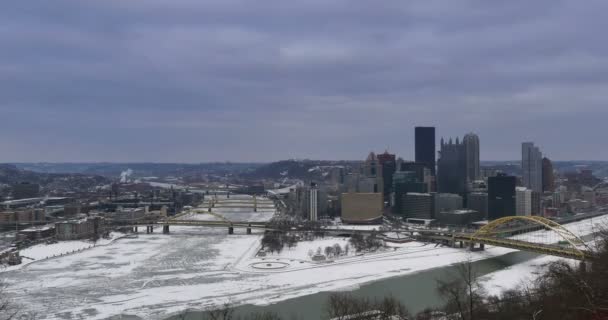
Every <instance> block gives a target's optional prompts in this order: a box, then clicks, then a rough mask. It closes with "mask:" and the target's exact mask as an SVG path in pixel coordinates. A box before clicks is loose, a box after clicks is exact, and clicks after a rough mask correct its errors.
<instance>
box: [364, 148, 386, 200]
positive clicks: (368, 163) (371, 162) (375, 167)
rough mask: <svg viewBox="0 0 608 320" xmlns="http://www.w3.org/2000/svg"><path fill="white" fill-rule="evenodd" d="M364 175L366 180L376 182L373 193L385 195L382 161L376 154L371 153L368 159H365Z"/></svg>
mask: <svg viewBox="0 0 608 320" xmlns="http://www.w3.org/2000/svg"><path fill="white" fill-rule="evenodd" d="M362 173H363V176H364V177H365V178H367V179H368V180H373V181H374V188H373V191H372V192H379V193H384V182H383V180H384V179H383V175H382V165H381V164H380V161H379V160H378V157H377V156H376V154H375V153H373V152H370V153H369V155H368V156H367V159H365V162H364V163H363V172H362ZM366 192H369V191H366Z"/></svg>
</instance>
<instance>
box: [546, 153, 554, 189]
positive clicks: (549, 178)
mask: <svg viewBox="0 0 608 320" xmlns="http://www.w3.org/2000/svg"><path fill="white" fill-rule="evenodd" d="M554 190H555V176H554V175H553V163H551V160H549V158H543V191H551V192H553V191H554Z"/></svg>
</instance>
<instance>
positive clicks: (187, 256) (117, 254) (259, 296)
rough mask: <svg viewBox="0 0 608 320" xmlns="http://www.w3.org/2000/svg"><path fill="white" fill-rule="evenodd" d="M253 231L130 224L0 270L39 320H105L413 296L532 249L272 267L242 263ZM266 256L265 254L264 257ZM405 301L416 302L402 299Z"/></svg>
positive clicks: (251, 249)
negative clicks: (454, 272) (443, 275)
mask: <svg viewBox="0 0 608 320" xmlns="http://www.w3.org/2000/svg"><path fill="white" fill-rule="evenodd" d="M222 210H234V211H231V213H230V214H232V215H233V217H232V218H238V219H243V218H247V217H249V218H251V219H256V220H265V219H270V218H271V217H272V215H273V213H274V211H272V210H264V211H262V212H250V211H249V212H248V211H247V210H248V209H234V208H230V209H222ZM602 219H603V220H608V219H605V218H602ZM594 220H595V221H594V223H599V222H600V221H598V220H600V219H594ZM604 222H605V221H604ZM578 226H579V227H576V226H573V227H575V229H576V230H578V232H582V233H585V232H589V231H590V230H591V229H592V226H591V223H590V222H589V221H586V222H585V221H583V222H579V223H578ZM254 233H255V231H254ZM260 238H261V234H260V233H258V234H254V235H246V234H245V230H244V229H242V230H241V229H235V234H234V235H228V234H227V230H225V229H224V228H215V229H214V228H206V227H171V234H169V235H164V234H162V233H160V232H158V233H154V234H142V233H140V234H139V237H138V238H133V239H120V240H117V241H114V242H111V243H109V244H107V245H103V246H97V247H94V248H90V249H86V250H83V251H81V252H79V253H75V254H71V255H67V256H64V257H60V258H53V259H49V260H44V261H38V262H35V263H31V264H29V265H27V266H24V267H21V268H19V269H16V270H10V271H5V272H4V273H2V275H3V276H4V278H5V279H6V281H7V282H8V284H9V289H8V290H9V293H10V294H11V296H12V297H13V299H14V301H16V302H18V303H20V304H22V305H23V307H24V308H25V310H28V311H32V312H34V313H37V315H38V318H39V319H108V318H110V317H113V316H117V315H123V318H124V316H127V315H128V316H129V317H128V318H133V319H166V318H168V317H171V316H172V315H174V314H176V313H178V312H183V311H184V310H201V309H205V308H208V307H211V306H214V305H215V306H217V305H221V304H223V303H226V302H231V303H234V304H239V305H245V306H244V307H242V309H241V310H243V311H244V312H247V311H248V310H251V309H249V308H255V307H252V306H247V305H269V304H272V306H271V308H279V309H280V308H287V307H289V308H291V311H292V312H293V311H294V310H298V309H297V307H296V306H295V305H299V306H300V308H302V310H304V309H303V308H305V307H307V306H309V304H308V302H307V301H309V300H307V299H312V300H310V301H313V302H314V301H317V300H315V299H318V300H319V301H320V300H323V294H318V293H319V292H327V291H332V290H343V289H345V288H347V289H359V290H361V291H360V293H362V294H365V293H373V292H375V293H377V294H382V293H384V292H393V291H392V289H394V288H397V287H398V288H402V289H403V290H406V291H407V292H409V294H410V295H418V296H419V298H421V297H424V295H421V294H420V295H419V294H417V293H418V292H426V291H429V290H432V289H433V288H434V284H433V285H430V282H429V281H428V280H424V281H422V280H420V279H423V278H424V277H426V278H424V279H434V278H433V277H434V275H435V273H434V272H441V271H442V270H443V271H445V270H446V269H442V268H450V266H451V265H453V264H454V263H458V262H461V261H464V260H466V259H467V258H468V257H470V258H471V259H472V260H475V261H481V260H485V261H487V262H478V263H480V265H481V266H487V265H490V264H491V265H493V266H492V267H489V268H485V269H484V270H486V272H485V273H488V274H489V275H491V272H494V271H497V270H500V269H503V268H505V267H508V266H510V265H513V264H515V263H518V262H522V261H526V260H528V259H530V258H533V257H534V255H527V254H523V253H513V252H514V250H510V249H503V248H496V247H493V248H492V247H490V248H488V249H487V250H486V251H484V252H475V253H472V254H469V253H467V252H466V251H465V250H461V249H454V248H442V247H434V246H430V245H428V246H424V245H422V244H412V245H408V246H404V247H402V248H398V249H397V250H394V251H392V250H391V251H387V252H384V253H381V254H376V255H366V256H361V257H348V258H345V259H342V260H340V261H336V262H335V263H332V264H323V265H319V264H314V263H311V262H310V261H305V260H306V259H300V256H299V254H300V253H298V252H297V251H298V250H300V249H298V248H294V249H293V250H294V251H293V252H290V251H289V250H288V251H287V252H286V253H285V254H284V257H276V258H272V259H274V260H273V261H272V262H273V264H272V265H273V266H274V265H275V264H274V263H275V262H276V265H277V266H280V268H279V269H276V270H258V269H256V268H253V267H252V266H254V265H256V264H259V263H260V262H262V261H261V260H260V258H257V257H255V253H256V252H257V250H258V248H259V240H260ZM300 251H301V250H300ZM501 256H503V258H497V257H501ZM501 259H502V260H501ZM267 262H271V261H265V262H264V264H265V265H267V264H268V263H267ZM430 269H432V270H430ZM429 272H430V273H429ZM425 275H427V276H425ZM412 277H413V278H412ZM421 277H423V278H421ZM389 278H390V281H387V280H386V279H389ZM408 279H409V280H408ZM416 279H418V280H416ZM489 279H490V280H491V277H490V278H489ZM408 281H410V282H408ZM411 281H414V282H411ZM417 281H422V282H417ZM399 283H401V284H402V285H399V286H397V284H399ZM416 283H418V284H416ZM423 284H424V285H423ZM366 288H368V289H366ZM391 288H392V289H391ZM409 288H416V290H414V291H412V290H410V289H409ZM367 290H370V291H367ZM400 290H401V289H400ZM425 290H426V291H425ZM406 291H399V292H393V293H394V294H398V293H401V292H406ZM427 300H428V299H427ZM431 300H432V299H431ZM278 302H280V303H278ZM294 303H295V305H294ZM406 303H408V305H410V308H412V309H414V308H415V307H416V306H412V305H411V301H409V302H408V301H406ZM317 308H320V306H318V305H317Z"/></svg>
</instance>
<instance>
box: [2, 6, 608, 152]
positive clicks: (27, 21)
mask: <svg viewBox="0 0 608 320" xmlns="http://www.w3.org/2000/svg"><path fill="white" fill-rule="evenodd" d="M607 9H608V3H606V2H604V1H600V0H590V1H586V2H584V3H581V2H580V1H574V0H568V1H566V0H561V1H549V0H543V1H533V2H530V1H508V2H500V3H497V2H488V1H481V0H479V1H473V0H470V1H458V2H453V1H450V2H446V1H429V0H426V1H384V2H367V1H357V2H355V1H345V0H342V1H338V0H336V1H327V0H323V1H322V0H307V1H278V0H274V1H264V2H259V1H240V0H221V1H220V0H217V1H215V0H214V1H200V0H182V1H160V0H142V1H122V0H106V1H97V2H83V1H75V0H56V1H52V2H50V1H43V0H40V1H19V2H12V3H8V4H5V5H4V6H3V10H2V11H0V21H2V23H1V24H0V112H1V113H2V115H3V119H4V120H5V121H3V124H2V125H1V126H0V149H1V150H2V153H1V159H0V161H6V162H8V161H102V160H107V161H143V160H146V161H189V162H198V161H210V160H228V159H229V160H232V161H239V160H241V161H250V160H253V161H268V160H277V159H283V158H290V157H299V158H323V159H339V158H346V159H358V158H363V157H364V156H365V154H367V152H368V151H369V150H378V151H381V150H382V149H384V148H387V147H388V148H390V150H392V151H395V152H397V153H398V154H399V155H401V156H403V157H404V158H412V157H413V127H414V126H415V125H436V126H437V127H438V134H439V135H444V136H450V135H453V136H454V135H463V134H464V133H466V132H469V131H475V132H477V133H479V135H480V137H481V142H482V152H481V154H482V158H483V159H488V160H494V159H516V158H518V157H519V143H520V142H521V141H523V140H532V141H535V142H536V143H537V144H539V145H540V146H541V148H542V149H543V151H544V152H545V153H546V154H548V155H549V156H550V157H552V158H554V159H583V158H585V159H607V158H608V151H606V148H605V147H604V146H605V140H604V139H603V137H604V134H603V130H602V129H603V127H604V126H605V124H604V121H605V119H608V108H606V105H607V102H608V90H607V84H608V58H607V57H608V45H606V44H605V41H603V30H606V29H607V27H608V25H607V24H608V22H607V21H606V19H605V18H604V17H603V15H604V13H605V12H606V10H607Z"/></svg>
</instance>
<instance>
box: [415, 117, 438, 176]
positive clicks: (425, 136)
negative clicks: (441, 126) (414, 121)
mask: <svg viewBox="0 0 608 320" xmlns="http://www.w3.org/2000/svg"><path fill="white" fill-rule="evenodd" d="M415 135H416V137H415V139H416V156H415V157H416V162H420V163H424V164H425V165H426V166H427V168H429V170H431V175H433V176H434V175H435V127H416V128H415Z"/></svg>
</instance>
